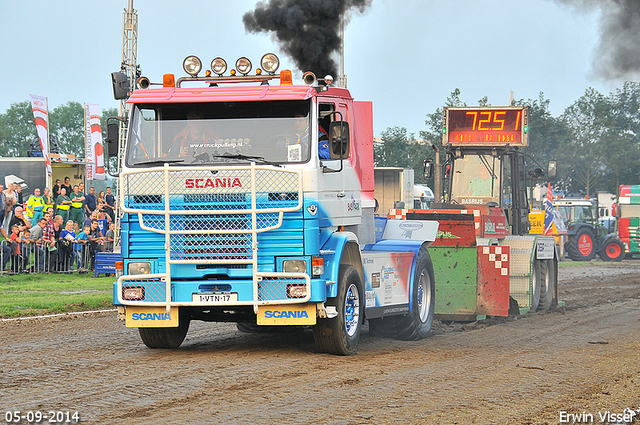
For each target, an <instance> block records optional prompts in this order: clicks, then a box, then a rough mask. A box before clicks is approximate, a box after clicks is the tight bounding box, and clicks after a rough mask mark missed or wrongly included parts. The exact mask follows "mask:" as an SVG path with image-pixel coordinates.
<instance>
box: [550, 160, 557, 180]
mask: <svg viewBox="0 0 640 425" xmlns="http://www.w3.org/2000/svg"><path fill="white" fill-rule="evenodd" d="M557 176H558V162H557V161H556V160H551V161H549V162H548V163H547V177H548V178H549V180H555V179H556V177H557Z"/></svg>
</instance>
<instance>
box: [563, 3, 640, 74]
mask: <svg viewBox="0 0 640 425" xmlns="http://www.w3.org/2000/svg"><path fill="white" fill-rule="evenodd" d="M556 2H558V3H562V4H568V5H572V6H574V7H575V8H576V9H578V10H589V11H590V10H594V9H599V10H600V11H601V13H602V15H601V18H600V44H599V45H598V48H597V51H596V58H595V61H594V65H593V68H594V71H595V72H596V74H597V75H598V76H599V77H602V78H605V79H608V80H632V79H637V78H639V77H640V0H556Z"/></svg>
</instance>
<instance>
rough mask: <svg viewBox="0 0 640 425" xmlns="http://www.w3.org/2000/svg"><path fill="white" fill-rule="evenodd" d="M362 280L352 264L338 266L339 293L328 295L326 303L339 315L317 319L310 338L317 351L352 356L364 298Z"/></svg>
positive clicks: (356, 344)
mask: <svg viewBox="0 0 640 425" xmlns="http://www.w3.org/2000/svg"><path fill="white" fill-rule="evenodd" d="M362 294H363V292H362V280H361V278H360V275H359V274H358V271H357V270H356V268H355V267H353V266H351V265H342V266H340V273H339V276H338V295H337V296H336V297H335V298H329V299H327V302H326V304H327V306H334V307H335V308H336V311H337V312H338V315H337V316H336V317H334V318H332V319H318V322H317V323H316V325H315V326H314V327H313V339H314V340H315V343H316V348H317V349H318V350H319V351H322V352H325V353H330V354H338V355H341V356H351V355H353V354H355V353H356V349H357V346H358V340H359V339H360V331H361V330H362V321H363V318H364V300H363V296H362Z"/></svg>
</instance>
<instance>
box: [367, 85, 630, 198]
mask: <svg viewBox="0 0 640 425" xmlns="http://www.w3.org/2000/svg"><path fill="white" fill-rule="evenodd" d="M460 95H461V92H460V90H459V89H455V90H454V91H453V92H451V94H450V95H449V97H448V98H447V99H446V101H445V102H444V106H447V107H448V106H467V105H466V103H464V102H463V101H462V100H461V97H460ZM549 104H550V100H549V99H546V98H545V96H544V93H542V92H541V93H540V95H539V97H538V99H528V100H524V99H521V100H514V102H513V106H524V105H526V106H529V132H528V134H529V146H527V147H526V148H524V151H525V152H526V153H527V154H529V155H531V157H533V158H534V159H535V160H536V161H537V162H538V163H540V164H542V165H544V164H546V162H547V161H548V160H551V159H555V160H557V161H558V178H557V179H556V180H555V181H554V182H552V186H554V189H555V190H559V191H564V192H565V193H569V194H574V195H580V196H595V194H596V192H597V191H599V190H605V191H608V192H611V193H617V190H618V186H619V185H620V184H640V83H635V82H626V83H625V84H624V85H623V86H622V87H621V88H619V89H617V90H616V91H615V92H612V93H609V95H606V96H605V95H603V94H601V93H599V92H598V91H597V90H595V89H593V88H588V89H587V90H586V91H585V94H584V95H583V96H581V97H580V98H579V99H578V100H576V101H575V102H574V103H573V104H572V105H570V106H569V107H568V108H566V109H565V111H564V112H563V113H562V115H560V116H558V117H554V116H553V115H552V114H551V111H550V109H549ZM478 105H479V106H487V105H489V101H488V98H487V97H486V96H485V97H484V98H482V99H480V100H478V101H477V102H476V103H474V104H472V105H470V106H478ZM442 111H443V110H442V108H438V109H437V110H436V111H435V112H433V113H430V114H427V116H426V117H427V118H426V120H425V125H426V128H427V129H426V130H423V131H420V133H419V137H418V138H416V137H415V135H414V134H412V133H408V132H407V130H406V128H403V127H390V128H387V129H386V130H385V131H383V132H382V134H381V136H382V142H383V143H380V144H375V145H374V161H375V163H376V165H377V166H384V167H392V166H393V167H406V168H413V169H414V170H415V176H416V183H428V184H430V183H432V182H427V181H425V180H424V178H423V176H422V169H423V160H424V159H426V158H431V159H433V158H434V157H435V151H434V149H432V148H431V146H430V145H434V144H438V145H441V143H442ZM441 156H442V157H441V161H442V162H444V160H445V157H444V149H441Z"/></svg>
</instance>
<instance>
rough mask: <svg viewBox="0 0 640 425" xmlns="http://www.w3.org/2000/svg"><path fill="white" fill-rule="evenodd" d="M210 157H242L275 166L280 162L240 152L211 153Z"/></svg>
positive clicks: (278, 165)
mask: <svg viewBox="0 0 640 425" xmlns="http://www.w3.org/2000/svg"><path fill="white" fill-rule="evenodd" d="M211 158H225V159H244V160H247V161H253V162H258V163H260V164H267V165H273V166H275V167H280V164H278V163H277V162H272V161H269V160H267V159H265V158H263V157H261V156H252V155H243V154H241V153H237V154H228V153H225V154H222V155H211Z"/></svg>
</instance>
